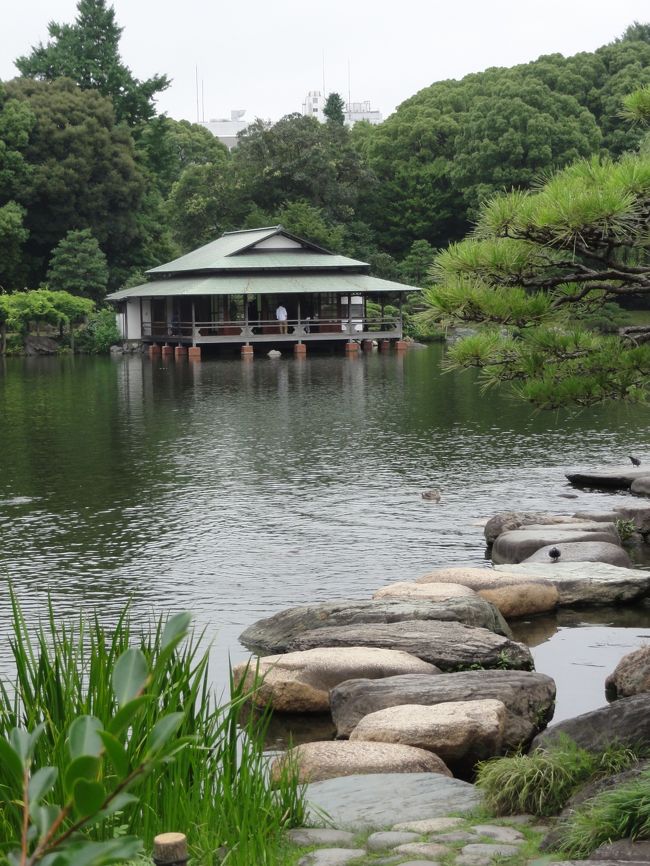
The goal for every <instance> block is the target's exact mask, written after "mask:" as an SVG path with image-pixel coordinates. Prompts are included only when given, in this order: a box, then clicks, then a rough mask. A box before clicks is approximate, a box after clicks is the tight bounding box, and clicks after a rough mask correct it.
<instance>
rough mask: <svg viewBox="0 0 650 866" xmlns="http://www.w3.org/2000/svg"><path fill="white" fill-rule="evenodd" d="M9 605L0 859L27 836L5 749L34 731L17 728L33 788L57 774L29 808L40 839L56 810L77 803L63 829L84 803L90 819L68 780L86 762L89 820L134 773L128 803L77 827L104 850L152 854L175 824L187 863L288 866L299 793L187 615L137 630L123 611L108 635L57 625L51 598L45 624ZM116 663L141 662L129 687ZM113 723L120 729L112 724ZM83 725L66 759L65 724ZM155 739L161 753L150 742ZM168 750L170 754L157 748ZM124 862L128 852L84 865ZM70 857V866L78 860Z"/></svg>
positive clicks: (68, 731)
mask: <svg viewBox="0 0 650 866" xmlns="http://www.w3.org/2000/svg"><path fill="white" fill-rule="evenodd" d="M12 609H13V618H12V631H13V636H12V639H11V649H12V656H13V662H14V666H15V678H14V679H13V681H6V680H5V681H0V738H4V741H5V744H4V745H3V746H2V749H0V800H1V803H2V808H1V809H0V840H2V842H0V862H2V858H8V859H5V860H4V862H10V863H11V862H14V861H13V860H11V859H10V857H9V852H10V851H11V850H15V849H16V848H19V847H20V841H21V838H23V839H24V828H23V820H26V819H24V817H23V809H22V806H21V796H20V788H19V790H18V791H16V789H15V786H16V779H15V777H14V776H13V775H12V772H11V769H12V767H11V760H12V758H11V754H10V751H9V752H8V748H7V743H10V744H13V745H14V746H15V745H16V744H17V743H18V744H20V743H21V742H23V741H24V742H29V741H30V737H29V736H28V734H27V733H22V734H21V733H16V731H15V729H19V730H22V731H24V732H31V745H30V746H29V749H27V748H26V750H25V752H24V754H23V755H22V756H23V757H25V756H27V753H28V752H29V755H30V760H31V766H32V767H33V771H32V773H31V779H32V781H31V782H30V785H31V789H38V785H37V784H36V781H38V779H41V780H42V779H43V778H44V774H45V770H44V768H53V769H50V770H48V771H47V772H48V773H50V774H51V776H52V778H51V779H50V781H49V784H48V787H47V789H46V790H45V791H39V798H38V800H39V802H38V804H35V807H34V808H33V809H30V818H29V820H30V824H32V823H33V825H34V826H38V827H39V828H40V829H39V831H38V832H37V831H35V836H36V839H38V837H39V835H40V837H41V838H42V837H43V835H44V833H45V832H46V830H44V829H43V828H44V827H45V828H47V826H48V822H49V824H50V825H51V824H52V821H53V820H54V818H55V817H56V815H57V810H56V809H55V808H54V807H55V806H56V804H58V805H59V806H61V805H62V804H64V803H67V802H71V803H72V807H71V812H70V814H69V815H67V814H66V816H64V817H63V818H62V823H61V830H62V831H65V830H66V828H67V829H69V828H70V827H72V826H73V825H74V822H75V820H78V818H79V809H82V812H81V814H82V815H84V814H86V811H85V810H84V808H83V806H81V805H79V804H78V803H77V799H78V795H79V792H78V790H77V788H75V787H74V786H73V785H72V783H71V781H70V780H71V774H73V775H74V773H75V772H76V770H74V767H73V765H74V766H77V765H78V764H79V763H82V764H83V760H82V758H83V759H84V760H86V758H85V757H84V756H89V757H88V758H87V761H90V762H91V763H92V766H91V768H90V770H89V771H88V772H86V770H84V769H83V768H82V770H79V773H78V775H79V777H80V778H82V781H83V785H85V786H86V788H87V789H88V792H89V798H90V799H89V800H88V801H86V802H90V803H91V804H94V806H93V807H92V808H89V809H88V811H89V812H90V811H92V812H96V811H97V810H98V808H99V803H101V802H102V800H103V799H104V798H105V797H107V796H108V794H109V793H110V791H111V790H113V789H114V788H115V787H116V786H117V787H118V788H119V787H120V785H121V784H123V780H124V779H125V778H127V777H128V778H131V776H133V777H134V779H135V778H136V777H137V781H138V786H137V788H136V790H135V793H136V795H137V796H136V797H134V798H130V799H129V800H125V802H124V805H123V806H122V807H120V808H117V809H116V810H114V811H113V812H112V813H109V814H107V815H106V817H105V818H104V820H103V821H101V822H99V823H97V824H95V825H93V826H92V827H88V828H84V829H83V830H82V831H81V836H80V838H82V839H87V840H90V841H92V842H93V843H100V842H101V843H104V844H107V845H108V844H111V845H112V844H117V843H116V842H114V840H119V839H120V838H122V837H124V836H127V837H128V836H131V835H133V837H134V838H137V839H141V840H142V842H143V843H144V846H145V849H146V850H151V844H152V841H153V838H154V836H156V835H157V834H159V833H162V832H167V831H171V830H173V831H178V832H184V833H186V834H187V835H188V838H189V839H190V854H191V857H192V859H193V861H194V862H196V863H200V864H206V866H207V864H212V863H213V862H214V860H215V856H216V857H218V858H219V860H221V859H223V860H224V861H225V862H227V863H228V864H229V866H230V864H232V866H250V864H253V863H254V864H260V866H267V864H268V866H281V864H283V863H284V862H285V861H284V859H283V853H282V852H283V849H284V845H285V841H284V833H283V831H284V829H285V828H287V827H291V826H295V825H296V824H299V823H301V821H302V820H303V817H304V815H303V809H304V803H303V793H302V788H301V786H300V785H299V784H298V783H297V782H296V780H295V776H294V774H293V773H292V770H291V769H289V770H288V772H287V773H286V774H285V775H284V776H283V777H282V778H280V779H278V780H276V781H275V783H274V785H273V787H272V786H271V783H270V780H269V774H268V768H267V759H266V757H265V756H264V754H263V744H264V738H265V733H266V727H267V725H268V721H269V715H268V714H262V715H259V714H250V713H247V712H246V705H247V697H248V696H247V693H246V692H245V691H244V690H243V689H241V688H238V687H237V686H235V685H234V684H233V683H232V681H231V695H230V699H229V700H228V702H227V703H224V704H221V705H220V704H219V703H218V702H217V700H216V697H215V695H214V693H213V691H212V688H211V686H210V681H209V674H208V650H207V648H206V647H205V646H204V640H203V638H204V635H196V634H195V633H193V632H191V631H188V628H189V622H190V616H189V615H188V614H177V615H176V616H174V617H170V618H167V619H162V618H161V619H159V620H157V621H156V622H152V624H151V627H150V628H149V629H148V630H147V631H144V632H140V631H138V630H135V629H134V628H133V627H132V625H131V623H130V620H129V611H128V606H127V607H125V608H124V610H123V611H122V614H121V615H120V617H119V619H118V621H117V623H116V625H115V627H114V628H111V629H108V628H106V627H105V626H103V625H102V624H101V622H100V620H99V618H98V616H97V614H96V613H95V614H92V615H91V616H89V617H88V618H86V619H79V621H78V622H76V623H69V622H65V621H62V620H61V618H60V617H58V616H57V615H56V614H55V612H54V609H53V607H52V604H51V603H50V604H49V608H48V612H47V615H46V619H45V621H44V622H42V623H41V624H40V625H39V626H38V627H37V628H35V629H33V628H31V627H30V626H29V625H28V624H27V622H26V621H25V618H24V616H23V613H22V611H21V608H20V605H19V602H18V599H17V598H16V597H15V596H14V595H13V593H12ZM125 658H126V659H127V661H129V659H130V663H129V664H127V665H126V666H127V667H130V668H131V670H133V669H136V668H137V667H138V665H140V666H143V667H142V670H143V671H144V673H143V674H142V677H141V682H140V683H139V684H136V685H135V686H131V685H128V686H126V687H125V686H124V685H122V686H120V682H119V678H118V676H117V672H118V671H119V670H120V669H121V670H122V671H123V670H124V668H125V662H124V659H125ZM129 689H131V692H130V693H128V694H127V695H126V697H127V698H128V699H129V701H130V703H129V702H127V703H126V705H125V701H124V698H125V690H126V692H129ZM120 716H122V723H121V724H120V723H116V719H118V718H119V717H120ZM79 719H83V720H86V722H85V724H86V725H87V727H88V728H89V729H92V730H91V733H90V734H88V735H87V736H86V737H85V739H84V742H85V744H86V745H85V746H83V747H79V748H80V749H81V751H79V750H77V752H75V751H74V743H75V734H74V730H75V729H74V727H73V726H75V725H76V727H77V730H78V728H79V726H80V724H81V723H80V722H79V721H78V720H79ZM88 719H91V720H94V721H92V722H89V721H87V720H88ZM95 728H96V729H97V730H101V729H103V730H105V731H107V732H112V735H111V734H110V733H109V739H108V740H106V741H105V748H102V746H101V743H100V744H99V748H98V749H97V750H96V751H93V748H94V747H93V744H92V742H91V741H93V738H94V740H97V736H96V731H95ZM12 731H13V733H12ZM92 731H95V733H94V734H93V733H92ZM39 732H40V736H39V735H38V734H39ZM156 732H157V733H156ZM163 734H165V735H166V736H167V738H168V739H167V740H166V741H164V742H163V740H164V737H163ZM158 738H160V746H159V747H158V746H156V748H154V744H155V743H157V741H158ZM118 741H119V742H118ZM88 743H90V746H89V745H88ZM163 746H164V747H166V748H168V752H164V751H159V749H162V748H163ZM8 753H9V760H8V758H7V755H8ZM14 754H15V753H14ZM21 754H22V753H21ZM75 758H76V759H77V762H76V764H75V760H74V759H75ZM152 758H156V760H153V761H152ZM71 759H72V763H71ZM13 760H15V759H13ZM93 762H94V763H93ZM25 765H26V766H27V767H29V760H28V761H26V764H25ZM140 768H143V769H142V771H141V772H138V771H139V769H140ZM77 769H78V767H77ZM56 770H58V771H59V772H58V773H57V772H56ZM34 780H36V781H34ZM93 786H94V788H95V789H96V790H97V791H102V792H103V794H102V798H101V799H99V800H98V801H97V802H96V801H95V800H94V799H93V798H92V797H90V794H93ZM31 789H30V790H31ZM71 791H73V792H74V797H73V794H72V793H71ZM82 793H84V794H85V793H86V791H85V790H84V791H83V792H82ZM75 798H77V799H75ZM35 799H37V798H35ZM117 805H118V806H120V803H119V802H118V804H117ZM44 808H45V809H46V811H43V809H44ZM47 809H54V811H53V812H48V811H47ZM48 815H49V817H48ZM39 821H40V824H39ZM111 840H113V841H111ZM26 844H27V845H28V847H29V848H30V850H32V852H33V850H34V849H35V847H37V844H38V843H37V841H35V838H34V837H31V836H30V837H29V838H28V842H27V843H26ZM117 850H118V849H117V848H116V851H117ZM44 853H45V852H44ZM226 855H227V856H226ZM107 856H108V855H107ZM129 856H130V855H129ZM122 859H129V857H124V856H115V857H112V858H111V857H108V859H102V858H101V857H100V858H99V859H97V860H95V861H93V862H102V863H104V862H112V860H122ZM16 862H21V861H20V859H19V860H18V861H16ZM23 862H25V861H23ZM67 862H69V863H70V864H71V866H73V864H74V862H75V860H74V856H72V855H71V859H70V860H69V861H67Z"/></svg>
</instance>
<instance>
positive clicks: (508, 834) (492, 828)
mask: <svg viewBox="0 0 650 866" xmlns="http://www.w3.org/2000/svg"><path fill="white" fill-rule="evenodd" d="M472 830H473V831H474V832H475V833H477V834H478V835H479V836H488V837H489V838H490V839H495V840H496V841H497V842H505V843H506V844H508V843H512V842H523V840H524V834H523V833H521V832H520V831H519V830H515V829H514V828H513V827H500V826H499V825H498V824H477V825H475V826H474V827H472Z"/></svg>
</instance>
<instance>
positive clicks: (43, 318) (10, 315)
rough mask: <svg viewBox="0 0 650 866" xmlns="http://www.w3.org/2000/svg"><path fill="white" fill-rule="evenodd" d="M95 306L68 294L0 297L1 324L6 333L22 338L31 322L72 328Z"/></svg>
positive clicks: (43, 291)
mask: <svg viewBox="0 0 650 866" xmlns="http://www.w3.org/2000/svg"><path fill="white" fill-rule="evenodd" d="M94 306H95V305H94V303H93V301H91V300H90V299H89V298H81V297H78V296H75V295H73V294H71V293H70V292H63V291H52V290H50V289H35V290H33V291H31V292H13V293H12V294H9V295H0V324H2V323H4V324H5V325H6V327H7V329H8V330H9V331H14V332H16V333H19V334H22V335H25V334H27V333H28V331H29V327H30V325H31V324H32V323H35V324H39V323H46V324H49V325H52V326H54V327H57V328H63V327H64V326H66V325H74V324H76V323H78V322H80V321H81V320H82V319H84V318H85V317H86V316H88V315H89V314H90V313H91V312H92V310H93V308H94Z"/></svg>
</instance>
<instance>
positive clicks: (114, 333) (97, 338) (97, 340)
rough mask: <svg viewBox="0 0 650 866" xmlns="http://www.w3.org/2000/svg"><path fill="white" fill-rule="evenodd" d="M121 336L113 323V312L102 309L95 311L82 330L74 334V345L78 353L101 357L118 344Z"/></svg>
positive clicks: (106, 308)
mask: <svg viewBox="0 0 650 866" xmlns="http://www.w3.org/2000/svg"><path fill="white" fill-rule="evenodd" d="M121 339H122V336H121V334H120V332H119V330H118V327H117V323H116V321H115V310H113V309H110V308H108V307H104V308H103V309H101V310H97V311H96V312H94V313H92V315H90V316H89V317H88V322H87V324H86V326H85V327H84V328H80V329H79V330H77V331H76V333H75V345H76V347H77V350H78V351H79V352H85V353H87V354H88V355H101V354H105V353H106V352H108V350H109V349H110V348H111V346H113V345H114V344H115V343H119V342H120V341H121Z"/></svg>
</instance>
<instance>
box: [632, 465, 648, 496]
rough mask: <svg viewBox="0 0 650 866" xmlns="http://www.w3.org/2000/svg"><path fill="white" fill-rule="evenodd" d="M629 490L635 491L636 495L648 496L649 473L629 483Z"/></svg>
mask: <svg viewBox="0 0 650 866" xmlns="http://www.w3.org/2000/svg"><path fill="white" fill-rule="evenodd" d="M646 471H647V470H646ZM630 490H631V491H632V493H636V494H637V496H650V473H649V474H648V475H642V476H641V477H640V478H635V479H634V481H633V482H632V484H630Z"/></svg>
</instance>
